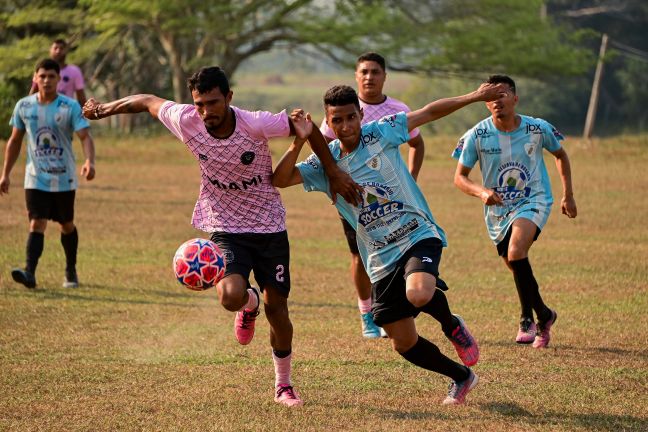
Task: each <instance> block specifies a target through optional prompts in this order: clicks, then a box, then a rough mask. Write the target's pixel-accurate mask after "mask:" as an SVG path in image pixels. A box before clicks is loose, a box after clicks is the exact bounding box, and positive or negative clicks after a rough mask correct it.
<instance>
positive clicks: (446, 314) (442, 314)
mask: <svg viewBox="0 0 648 432" xmlns="http://www.w3.org/2000/svg"><path fill="white" fill-rule="evenodd" d="M421 310H422V311H423V312H425V313H427V314H429V315H432V317H433V318H434V319H435V320H437V321H439V322H440V323H441V328H442V329H443V333H445V334H446V335H448V334H451V333H452V330H454V329H455V328H457V326H458V325H459V320H458V319H457V318H455V316H454V315H452V312H450V306H449V305H448V299H447V298H446V296H445V293H444V292H443V291H441V290H440V289H438V288H437V289H436V290H434V295H433V296H432V299H431V300H430V301H429V302H428V303H427V304H426V305H425V306H423V307H422V308H421Z"/></svg>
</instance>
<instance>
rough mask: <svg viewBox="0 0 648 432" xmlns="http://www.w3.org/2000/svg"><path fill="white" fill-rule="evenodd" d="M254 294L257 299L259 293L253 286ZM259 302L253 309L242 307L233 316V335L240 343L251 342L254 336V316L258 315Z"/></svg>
mask: <svg viewBox="0 0 648 432" xmlns="http://www.w3.org/2000/svg"><path fill="white" fill-rule="evenodd" d="M252 290H253V291H254V294H255V295H256V296H257V300H258V299H259V293H258V292H257V290H256V289H255V288H252ZM260 304H261V303H260V302H259V304H257V307H256V308H255V309H253V310H249V309H244V310H242V311H238V312H236V317H235V318H234V335H235V336H236V340H237V341H238V342H239V343H240V344H241V345H247V344H249V343H250V342H252V338H253V337H254V325H255V324H256V318H257V317H258V316H259V306H260Z"/></svg>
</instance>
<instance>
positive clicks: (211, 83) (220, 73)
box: [187, 66, 230, 96]
mask: <svg viewBox="0 0 648 432" xmlns="http://www.w3.org/2000/svg"><path fill="white" fill-rule="evenodd" d="M187 86H188V87H189V91H194V90H196V91H197V92H198V93H201V94H203V93H208V92H210V91H211V90H213V89H215V88H216V87H218V88H219V89H220V91H221V93H222V94H223V96H227V94H228V93H229V92H230V85H229V80H228V79H227V75H225V71H224V70H223V69H221V68H219V67H218V66H211V67H204V68H202V69H200V70H199V71H198V72H196V73H194V74H193V75H191V77H189V79H188V80H187Z"/></svg>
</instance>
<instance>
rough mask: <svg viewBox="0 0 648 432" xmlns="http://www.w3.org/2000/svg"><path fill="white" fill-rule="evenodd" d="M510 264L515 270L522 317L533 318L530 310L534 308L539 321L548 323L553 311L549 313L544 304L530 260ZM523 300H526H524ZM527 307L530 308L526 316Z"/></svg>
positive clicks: (514, 274)
mask: <svg viewBox="0 0 648 432" xmlns="http://www.w3.org/2000/svg"><path fill="white" fill-rule="evenodd" d="M509 264H510V265H511V268H512V269H513V278H514V279H515V286H516V287H517V289H518V294H519V296H520V303H522V316H527V317H529V318H533V315H532V314H531V310H530V309H531V308H533V310H534V311H535V313H536V316H537V317H538V321H546V320H547V319H549V318H551V311H549V308H548V307H547V305H545V304H544V302H543V301H542V297H541V296H540V288H539V287H538V282H537V281H536V279H535V277H534V276H533V270H532V269H531V263H529V259H528V258H523V259H521V260H515V261H509ZM523 298H524V300H522V299H523ZM525 305H526V306H525ZM525 307H528V308H529V310H528V315H525V313H526V312H525V310H524V308H525Z"/></svg>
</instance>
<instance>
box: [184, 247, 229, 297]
mask: <svg viewBox="0 0 648 432" xmlns="http://www.w3.org/2000/svg"><path fill="white" fill-rule="evenodd" d="M173 271H174V272H175V276H176V278H177V279H178V281H179V282H180V283H181V284H182V285H184V286H185V287H187V288H189V289H191V290H194V291H202V290H206V289H207V288H211V287H213V286H214V285H216V284H217V283H218V281H220V280H221V279H222V278H223V276H224V275H225V256H224V255H223V252H222V251H221V250H220V249H219V247H218V246H217V245H216V243H214V242H212V241H210V240H205V239H201V238H195V239H191V240H189V241H186V242H184V243H183V244H182V245H181V246H180V247H179V248H178V250H177V251H176V253H175V256H174V257H173Z"/></svg>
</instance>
